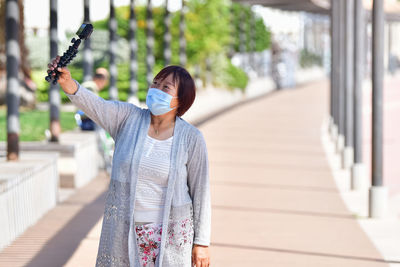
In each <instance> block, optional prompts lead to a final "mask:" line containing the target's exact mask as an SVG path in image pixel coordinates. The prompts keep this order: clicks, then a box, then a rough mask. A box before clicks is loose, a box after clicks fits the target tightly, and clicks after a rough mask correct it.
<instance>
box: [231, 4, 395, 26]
mask: <svg viewBox="0 0 400 267" xmlns="http://www.w3.org/2000/svg"><path fill="white" fill-rule="evenodd" d="M233 1H234V2H240V3H243V4H249V5H262V6H267V7H272V8H278V9H282V10H287V11H305V12H311V13H318V14H326V15H328V14H329V10H330V2H331V1H330V0H233ZM333 1H335V0H333ZM363 1H364V7H365V9H366V10H367V11H369V12H368V13H369V14H370V13H371V10H372V3H373V0H363ZM384 3H385V12H386V19H387V20H395V21H400V2H398V1H397V0H385V2H384Z"/></svg>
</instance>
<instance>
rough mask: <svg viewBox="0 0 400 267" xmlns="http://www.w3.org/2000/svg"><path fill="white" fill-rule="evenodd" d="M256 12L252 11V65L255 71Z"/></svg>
mask: <svg viewBox="0 0 400 267" xmlns="http://www.w3.org/2000/svg"><path fill="white" fill-rule="evenodd" d="M254 15H255V14H254V13H252V15H251V16H250V18H249V20H250V23H249V25H250V65H251V68H252V69H253V70H254V72H255V73H257V71H256V62H255V61H256V56H255V54H256V18H255V16H254Z"/></svg>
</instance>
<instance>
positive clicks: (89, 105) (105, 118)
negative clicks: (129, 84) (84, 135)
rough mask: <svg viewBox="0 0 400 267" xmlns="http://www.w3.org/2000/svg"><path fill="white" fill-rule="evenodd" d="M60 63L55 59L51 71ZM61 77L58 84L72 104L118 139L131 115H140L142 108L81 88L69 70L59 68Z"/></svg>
mask: <svg viewBox="0 0 400 267" xmlns="http://www.w3.org/2000/svg"><path fill="white" fill-rule="evenodd" d="M58 61H59V57H58V56H57V58H55V59H54V60H53V61H52V63H50V64H49V65H48V67H49V70H53V69H54V68H55V67H56V66H57V63H58ZM57 70H58V71H59V72H60V76H59V79H58V83H59V84H60V86H61V88H62V89H63V91H64V92H65V94H66V95H67V96H68V98H69V99H70V100H71V102H72V103H73V104H74V105H76V106H77V107H78V108H80V109H81V110H82V111H83V112H85V114H86V115H87V116H88V117H89V118H90V119H92V120H93V121H94V122H95V123H97V124H98V125H100V126H101V127H102V128H104V130H106V131H107V132H109V133H110V135H111V136H112V137H113V138H114V140H115V139H116V137H117V135H118V133H119V130H120V128H121V126H122V125H123V123H124V122H125V120H126V119H127V117H128V116H129V115H131V114H132V115H136V114H139V110H140V108H139V107H137V106H135V105H133V104H130V103H126V102H120V101H111V100H105V99H103V98H101V97H100V96H97V95H96V94H94V93H93V92H91V91H89V90H88V89H86V88H85V87H83V86H81V85H80V84H79V83H78V82H77V81H75V80H74V79H72V77H71V73H70V72H69V70H68V69H67V68H58V69H57Z"/></svg>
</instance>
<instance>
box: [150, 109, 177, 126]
mask: <svg viewBox="0 0 400 267" xmlns="http://www.w3.org/2000/svg"><path fill="white" fill-rule="evenodd" d="M169 113H170V112H168V113H167V114H164V115H160V116H155V115H153V114H151V124H152V125H155V126H156V127H163V128H164V127H166V126H169V125H171V124H174V123H175V118H176V114H175V113H171V114H169Z"/></svg>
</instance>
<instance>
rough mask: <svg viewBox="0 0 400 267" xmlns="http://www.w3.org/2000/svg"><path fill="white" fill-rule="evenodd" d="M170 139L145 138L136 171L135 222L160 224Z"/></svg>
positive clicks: (168, 162) (166, 182) (169, 157)
mask: <svg viewBox="0 0 400 267" xmlns="http://www.w3.org/2000/svg"><path fill="white" fill-rule="evenodd" d="M172 139H173V136H171V137H170V138H168V139H165V140H158V139H154V138H152V137H150V136H149V135H147V136H146V139H145V143H144V147H143V153H142V157H141V159H140V164H139V169H138V181H137V187H136V199H135V201H136V204H135V211H134V212H135V221H136V222H162V217H163V211H164V202H165V195H166V192H167V185H168V174H169V167H170V159H171V147H172Z"/></svg>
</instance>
